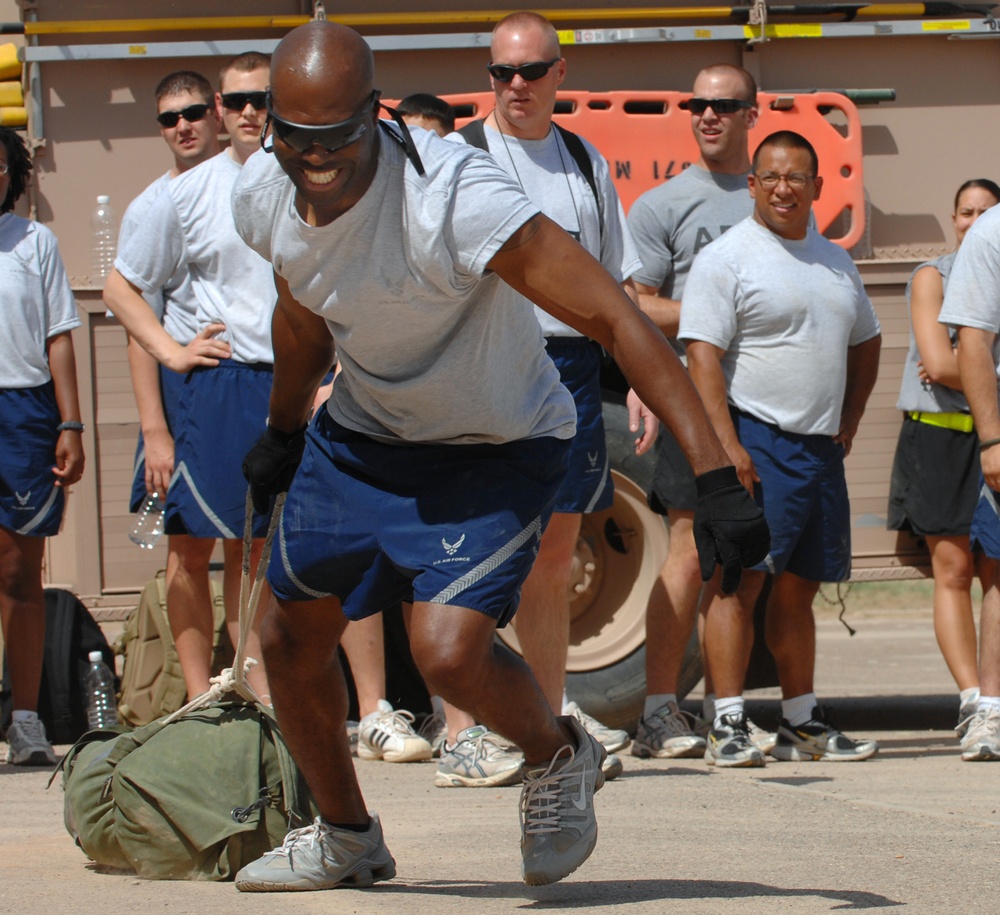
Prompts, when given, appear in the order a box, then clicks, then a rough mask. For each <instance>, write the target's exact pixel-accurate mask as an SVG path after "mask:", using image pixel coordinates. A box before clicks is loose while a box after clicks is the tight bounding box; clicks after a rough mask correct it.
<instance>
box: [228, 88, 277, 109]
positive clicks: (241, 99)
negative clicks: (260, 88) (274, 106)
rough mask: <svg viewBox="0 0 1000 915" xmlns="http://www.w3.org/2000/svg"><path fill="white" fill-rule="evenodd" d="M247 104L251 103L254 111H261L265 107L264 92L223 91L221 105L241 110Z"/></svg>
mask: <svg viewBox="0 0 1000 915" xmlns="http://www.w3.org/2000/svg"><path fill="white" fill-rule="evenodd" d="M247 105H253V107H254V110H255V111H263V110H264V109H265V108H266V107H267V93H266V92H224V93H223V94H222V107H223V108H228V109H229V110H230V111H242V110H243V109H244V108H246V106H247Z"/></svg>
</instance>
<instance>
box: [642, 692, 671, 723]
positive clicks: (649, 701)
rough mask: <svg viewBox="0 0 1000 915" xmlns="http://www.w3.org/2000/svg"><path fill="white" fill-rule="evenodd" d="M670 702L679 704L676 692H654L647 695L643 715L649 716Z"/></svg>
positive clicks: (644, 716)
mask: <svg viewBox="0 0 1000 915" xmlns="http://www.w3.org/2000/svg"><path fill="white" fill-rule="evenodd" d="M668 702H673V703H674V704H675V705H676V704H677V694H676V693H653V694H651V695H649V696H646V704H645V705H644V706H643V707H642V717H643V718H649V717H650V715H652V714H653V712H655V711H656V710H657V709H660V708H663V706H665V705H666V704H667V703H668Z"/></svg>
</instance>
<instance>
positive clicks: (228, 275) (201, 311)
mask: <svg viewBox="0 0 1000 915" xmlns="http://www.w3.org/2000/svg"><path fill="white" fill-rule="evenodd" d="M260 155H263V153H261V154H260ZM241 171H242V168H241V167H240V165H239V163H238V162H236V161H235V160H234V159H233V158H232V157H231V156H230V155H229V152H228V151H224V152H221V153H219V154H218V155H217V156H213V157H212V158H211V159H209V160H208V161H207V162H202V163H201V165H197V166H195V167H194V168H192V169H190V170H189V171H186V172H184V174H183V175H179V176H178V177H176V178H174V179H173V180H172V181H169V182H168V183H167V185H166V187H165V188H164V190H163V191H162V192H161V193H160V194H159V195H158V196H157V197H156V198H155V199H154V200H153V202H152V203H151V205H150V207H149V211H148V212H149V215H148V217H147V218H146V219H145V220H144V221H143V222H142V223H141V224H140V225H138V226H137V227H136V229H135V231H134V232H131V233H130V234H129V236H128V238H127V239H126V240H125V245H124V247H123V248H122V249H121V250H119V252H118V259H117V260H116V261H115V267H116V268H117V269H118V272H119V273H121V275H122V276H124V277H125V279H127V280H128V281H129V282H131V283H134V284H135V285H136V286H138V287H139V289H140V290H142V292H143V293H148V292H152V291H154V290H158V289H163V288H165V287H167V286H168V285H169V284H170V283H171V281H172V279H173V277H174V276H176V274H177V271H178V270H180V269H182V268H183V267H184V265H187V268H188V270H189V272H190V274H191V283H192V288H193V290H194V293H195V296H196V297H197V300H198V311H197V315H196V317H195V323H196V326H197V329H198V330H200V329H201V328H203V327H205V326H207V325H208V324H211V323H213V321H221V322H222V323H223V324H225V325H226V332H227V335H228V340H229V343H230V345H231V346H232V350H233V359H235V360H236V361H237V362H246V363H255V362H264V363H269V362H272V361H273V357H272V354H271V314H272V312H273V311H274V303H275V299H276V298H277V294H276V293H275V290H274V276H273V274H272V272H271V265H270V264H268V262H267V261H266V260H264V259H263V258H261V257H260V256H259V255H258V254H256V253H254V252H253V251H251V250H250V249H249V248H248V247H247V246H246V245H245V244H244V243H243V241H242V240H241V239H240V237H239V235H237V234H236V227H235V226H234V225H233V214H232V208H231V205H230V197H231V192H232V188H233V184H234V183H235V182H236V179H237V178H238V177H239V175H240V173H241Z"/></svg>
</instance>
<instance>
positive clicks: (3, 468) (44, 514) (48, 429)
mask: <svg viewBox="0 0 1000 915" xmlns="http://www.w3.org/2000/svg"><path fill="white" fill-rule="evenodd" d="M60 421H61V417H60V415H59V407H58V406H57V405H56V394H55V387H54V385H53V384H52V382H51V381H48V382H46V383H45V384H42V385H39V386H38V387H37V388H0V440H2V442H3V443H2V444H0V526H3V527H5V528H7V529H8V530H11V531H14V532H15V533H17V534H26V535H29V536H33V537H51V536H53V535H54V534H58V533H59V525H60V524H61V523H62V516H63V505H64V502H65V495H64V493H63V491H62V489H61V488H60V487H58V486H56V485H55V484H56V478H55V476H54V475H53V473H52V468H53V467H54V466H55V463H56V442H57V441H58V440H59V432H58V431H57V430H56V426H58V425H59V423H60Z"/></svg>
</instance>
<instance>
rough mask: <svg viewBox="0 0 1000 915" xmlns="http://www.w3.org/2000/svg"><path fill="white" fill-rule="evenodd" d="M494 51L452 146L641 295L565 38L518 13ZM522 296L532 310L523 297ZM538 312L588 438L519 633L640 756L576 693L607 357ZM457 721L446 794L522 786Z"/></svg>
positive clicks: (549, 533)
mask: <svg viewBox="0 0 1000 915" xmlns="http://www.w3.org/2000/svg"><path fill="white" fill-rule="evenodd" d="M490 51H491V56H492V60H491V62H490V65H489V67H488V70H489V74H490V82H491V84H492V87H493V92H494V96H495V107H494V109H493V110H492V111H491V112H490V113H489V114H488V115H487V116H486V118H485V119H484V120H483V121H480V122H475V123H473V124H470V125H468V126H466V127H464V128H462V130H460V131H458V133H457V134H454V135H453V137H452V138H453V139H454V138H455V137H461V138H463V139H464V140H465V141H466V142H468V143H470V144H471V145H475V146H480V147H481V148H485V149H487V150H488V151H489V152H490V154H491V155H492V156H493V158H494V159H495V160H496V162H497V164H498V165H500V167H501V168H503V170H504V171H505V172H507V174H508V175H510V176H511V178H513V179H514V180H515V181H516V182H517V183H518V184H519V185H520V186H521V189H522V190H523V191H524V192H525V194H527V195H528V198H529V199H530V200H531V201H532V202H533V203H535V204H536V205H538V206H539V207H540V208H541V210H542V212H543V213H545V215H546V216H548V217H549V218H550V219H552V220H553V221H555V222H556V223H558V224H559V225H560V226H562V227H563V228H564V229H565V230H566V231H567V232H569V233H570V234H571V235H572V236H573V237H574V238H575V239H576V240H577V241H578V242H580V243H581V244H582V245H583V246H584V247H585V248H586V249H587V250H588V251H589V252H590V253H591V254H592V255H593V256H594V257H595V258H597V259H598V260H599V261H600V262H601V264H603V265H604V267H605V269H607V270H608V272H609V273H610V274H611V275H612V276H614V277H615V278H616V279H617V280H618V281H619V282H620V283H622V284H623V286H625V288H626V290H633V291H634V286H633V284H632V281H631V279H629V278H630V277H631V275H632V273H633V272H634V271H636V270H638V269H639V268H640V267H641V266H642V265H641V264H640V262H639V259H638V256H637V254H636V251H635V246H634V245H633V244H632V239H631V236H630V235H629V232H628V227H627V225H626V224H625V214H624V212H623V211H622V207H621V203H620V202H619V200H618V194H617V193H616V192H615V189H614V185H613V184H612V182H611V176H610V175H609V173H608V165H607V162H606V161H605V160H604V158H603V156H601V154H600V153H599V152H598V151H597V150H596V149H595V148H594V147H593V146H591V145H590V144H589V143H586V141H584V140H582V138H578V137H576V136H575V135H573V134H568V133H567V132H565V131H563V130H561V129H559V128H556V127H554V126H553V122H552V112H553V109H554V107H555V101H556V90H557V88H558V87H559V86H560V85H561V84H562V82H563V80H564V79H565V76H566V61H565V60H564V59H563V57H562V55H561V51H560V48H559V36H558V34H557V33H556V30H555V29H554V28H553V27H552V24H551V23H550V22H549V21H548V20H547V19H545V18H544V17H543V16H540V15H539V14H537V13H532V12H518V13H512V14H511V15H509V16H506V17H504V18H503V19H501V20H500V22H499V23H497V25H496V27H495V28H494V30H493V38H492V41H491V45H490ZM474 131H478V132H474ZM570 144H572V145H570ZM577 157H585V160H584V161H582V162H580V161H577ZM511 296H513V297H516V298H517V299H522V298H523V297H521V296H519V295H518V294H517V293H515V292H514V291H513V290H511ZM534 312H535V315H536V317H537V318H538V321H539V323H540V325H541V327H542V333H543V334H544V336H545V341H546V351H547V352H548V354H549V356H550V357H551V358H552V360H553V362H554V363H555V364H556V367H557V368H558V369H559V375H560V378H561V379H562V382H563V384H564V385H566V387H567V389H568V390H569V391H570V393H571V394H572V395H573V400H574V403H575V405H576V414H577V431H576V435H575V436H574V438H573V446H572V449H571V451H570V455H569V469H568V471H567V474H566V479H565V480H564V481H563V484H562V487H561V488H560V491H559V494H558V496H557V498H556V505H555V509H554V511H553V514H552V518H551V519H550V521H549V524H548V527H546V529H545V533H544V534H543V535H542V541H541V545H540V547H539V550H538V556H537V557H536V558H535V563H534V565H533V566H532V569H531V573H530V574H529V575H528V578H527V579H526V581H525V582H524V585H523V587H522V588H521V601H520V604H519V605H518V611H517V615H516V617H515V618H514V621H513V625H514V628H515V630H516V631H517V636H518V641H519V643H520V647H521V652H522V654H523V655H524V658H525V660H526V661H527V662H528V664H529V666H530V667H531V670H532V672H533V673H534V675H535V677H536V679H537V680H538V683H539V685H540V686H541V687H542V690H543V692H544V693H545V695H546V698H547V699H548V700H549V703H550V704H551V705H552V708H553V709H554V710H555V711H557V712H559V713H562V714H567V715H574V716H575V717H576V718H577V719H578V720H579V721H581V722H582V723H583V725H584V727H585V728H587V730H588V731H589V732H590V733H591V734H592V735H593V736H594V737H596V738H597V739H598V740H600V742H601V743H602V744H603V745H604V748H605V749H606V750H607V751H608V753H609V754H613V753H614V752H615V751H616V750H621V749H623V748H624V747H627V746H628V744H629V736H628V732H627V731H622V730H617V729H614V728H609V727H607V726H605V725H603V724H602V723H601V722H599V721H597V720H596V719H594V718H593V717H591V716H590V715H588V714H587V713H586V712H584V711H583V709H581V708H580V707H579V706H578V705H577V704H576V703H575V702H570V701H569V699H568V697H567V696H566V691H565V683H566V658H567V654H568V650H569V626H570V598H569V595H570V577H571V574H572V569H573V559H574V557H575V555H576V545H577V539H578V537H579V535H580V523H581V519H582V517H583V514H584V512H598V511H603V510H604V509H607V508H610V506H611V504H612V501H613V497H614V488H613V484H612V482H611V468H610V465H609V462H608V450H607V441H606V439H605V435H604V422H603V419H602V415H601V408H602V403H601V383H600V371H601V353H600V347H599V346H598V344H596V343H594V342H593V341H592V340H589V339H588V338H587V337H585V336H583V335H582V334H580V333H579V332H577V331H576V330H574V329H573V328H572V327H571V326H570V325H569V324H567V323H566V322H565V321H563V320H560V319H559V318H556V317H553V316H552V315H550V314H549V313H548V312H546V311H545V310H544V309H542V308H538V307H534ZM629 407H630V413H631V415H630V420H631V425H632V429H633V431H637V430H638V429H639V428H640V411H641V409H642V405H641V404H640V403H639V402H638V401H637V400H636V399H634V397H630V399H629ZM646 420H647V421H646V424H645V429H644V431H643V432H642V433H641V434H640V435H639V438H638V439H637V440H636V453H637V454H643V453H645V452H646V451H647V450H648V449H649V448H651V447H652V446H653V443H654V441H655V439H656V433H657V430H658V424H657V422H656V420H655V419H654V418H653V417H651V416H647V417H646ZM447 718H448V740H447V742H446V744H445V746H444V747H443V749H442V751H441V762H440V765H439V767H438V775H437V778H436V780H435V783H436V784H437V785H439V786H466V787H481V786H488V785H494V784H508V783H509V782H511V781H516V780H517V779H518V777H519V772H520V762H519V760H517V761H515V760H514V759H513V758H512V757H513V754H512V752H511V751H509V750H506V749H505V748H504V747H505V743H504V742H503V741H500V742H499V743H497V742H495V741H494V740H492V739H491V737H490V735H488V734H483V733H482V731H483V729H482V727H481V726H476V723H475V722H474V721H471V720H469V715H468V713H463V712H458V711H457V710H455V709H448V712H447ZM470 728H471V730H468V729H470ZM609 766H611V767H614V768H615V769H620V767H621V763H620V761H619V760H618V759H617V757H609V758H608V760H606V761H605V767H606V769H607V768H608V767H609ZM611 771H614V770H613V769H612V770H611Z"/></svg>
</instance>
